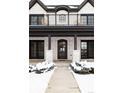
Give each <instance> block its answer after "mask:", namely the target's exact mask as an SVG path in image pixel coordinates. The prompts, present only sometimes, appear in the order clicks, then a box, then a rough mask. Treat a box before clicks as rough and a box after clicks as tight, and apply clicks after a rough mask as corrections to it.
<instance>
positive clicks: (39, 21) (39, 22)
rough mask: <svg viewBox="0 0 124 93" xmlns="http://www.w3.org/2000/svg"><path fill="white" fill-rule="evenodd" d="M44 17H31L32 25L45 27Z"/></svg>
mask: <svg viewBox="0 0 124 93" xmlns="http://www.w3.org/2000/svg"><path fill="white" fill-rule="evenodd" d="M43 23H44V15H30V25H43Z"/></svg>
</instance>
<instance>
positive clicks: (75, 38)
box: [74, 35, 77, 50]
mask: <svg viewBox="0 0 124 93" xmlns="http://www.w3.org/2000/svg"><path fill="white" fill-rule="evenodd" d="M74 50H77V35H74Z"/></svg>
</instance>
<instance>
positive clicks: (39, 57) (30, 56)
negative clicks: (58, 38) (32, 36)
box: [29, 40, 45, 59]
mask: <svg viewBox="0 0 124 93" xmlns="http://www.w3.org/2000/svg"><path fill="white" fill-rule="evenodd" d="M32 42H35V43H36V57H33V56H32V51H31V50H32V49H31V44H32ZM39 42H40V43H41V42H42V43H43V51H42V52H43V55H42V56H39V47H38V46H39ZM44 49H45V42H44V40H29V59H44V51H45V50H44Z"/></svg>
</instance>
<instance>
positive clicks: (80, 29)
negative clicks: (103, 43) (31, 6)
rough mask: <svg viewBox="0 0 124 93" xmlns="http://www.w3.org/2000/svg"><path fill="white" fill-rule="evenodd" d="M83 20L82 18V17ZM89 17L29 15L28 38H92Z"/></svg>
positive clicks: (92, 33) (91, 20)
mask: <svg viewBox="0 0 124 93" xmlns="http://www.w3.org/2000/svg"><path fill="white" fill-rule="evenodd" d="M82 16H83V17H84V18H83V17H82ZM88 16H89V15H79V14H66V15H65V14H63V15H62V14H61V15H60V14H56V15H55V14H47V15H30V26H29V36H32V37H35V36H37V37H39V36H49V35H51V36H75V35H77V36H94V26H93V19H92V18H90V17H89V19H87V18H88Z"/></svg>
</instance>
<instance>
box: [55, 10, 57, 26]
mask: <svg viewBox="0 0 124 93" xmlns="http://www.w3.org/2000/svg"><path fill="white" fill-rule="evenodd" d="M56 19H57V17H56V12H55V26H56V24H57V20H56Z"/></svg>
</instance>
